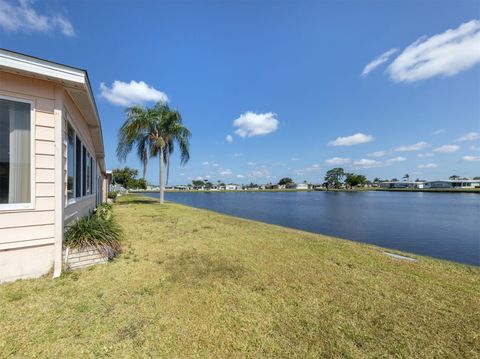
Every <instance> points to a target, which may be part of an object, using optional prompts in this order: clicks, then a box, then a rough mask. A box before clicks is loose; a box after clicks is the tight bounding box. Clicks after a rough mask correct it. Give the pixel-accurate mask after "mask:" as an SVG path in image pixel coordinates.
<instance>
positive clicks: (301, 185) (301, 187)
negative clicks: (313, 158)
mask: <svg viewBox="0 0 480 359" xmlns="http://www.w3.org/2000/svg"><path fill="white" fill-rule="evenodd" d="M288 188H290V189H298V190H307V189H308V188H309V187H308V183H292V184H290V185H289V186H288Z"/></svg>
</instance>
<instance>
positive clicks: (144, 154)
mask: <svg viewBox="0 0 480 359" xmlns="http://www.w3.org/2000/svg"><path fill="white" fill-rule="evenodd" d="M146 175H147V151H146V150H145V151H143V179H145V176H146Z"/></svg>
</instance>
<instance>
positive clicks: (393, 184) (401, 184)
mask: <svg viewBox="0 0 480 359" xmlns="http://www.w3.org/2000/svg"><path fill="white" fill-rule="evenodd" d="M424 186H425V182H409V181H386V182H380V188H424Z"/></svg>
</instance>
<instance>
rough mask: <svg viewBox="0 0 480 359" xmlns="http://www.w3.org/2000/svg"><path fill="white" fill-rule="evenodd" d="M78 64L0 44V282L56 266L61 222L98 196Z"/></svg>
mask: <svg viewBox="0 0 480 359" xmlns="http://www.w3.org/2000/svg"><path fill="white" fill-rule="evenodd" d="M104 158H105V154H104V147H103V138H102V129H101V124H100V117H99V115H98V111H97V107H96V105H95V99H94V96H93V91H92V88H91V86H90V81H89V79H88V74H87V72H86V71H85V70H82V69H78V68H75V67H70V66H66V65H61V64H58V63H55V62H51V61H46V60H42V59H39V58H37V57H32V56H27V55H23V54H19V53H16V52H12V51H8V50H3V49H0V282H2V281H9V280H15V279H20V278H32V277H39V276H41V275H44V274H46V273H48V272H49V271H50V270H51V269H52V268H53V273H54V274H53V275H54V276H55V277H56V276H59V275H60V273H61V270H62V250H63V239H64V227H65V226H66V225H67V224H68V223H71V222H72V221H74V220H75V219H77V218H81V217H83V216H85V215H87V214H89V213H91V212H92V211H93V209H95V207H96V206H97V205H98V204H100V203H102V202H104V201H106V193H107V191H108V182H107V173H106V168H105V160H104Z"/></svg>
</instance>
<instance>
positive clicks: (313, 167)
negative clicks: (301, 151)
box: [294, 163, 321, 176]
mask: <svg viewBox="0 0 480 359" xmlns="http://www.w3.org/2000/svg"><path fill="white" fill-rule="evenodd" d="M320 171H321V167H320V165H319V164H318V163H315V164H313V165H311V166H309V167H307V168H300V169H297V170H295V171H294V172H295V174H296V175H297V176H302V175H304V174H306V173H317V172H320Z"/></svg>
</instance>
